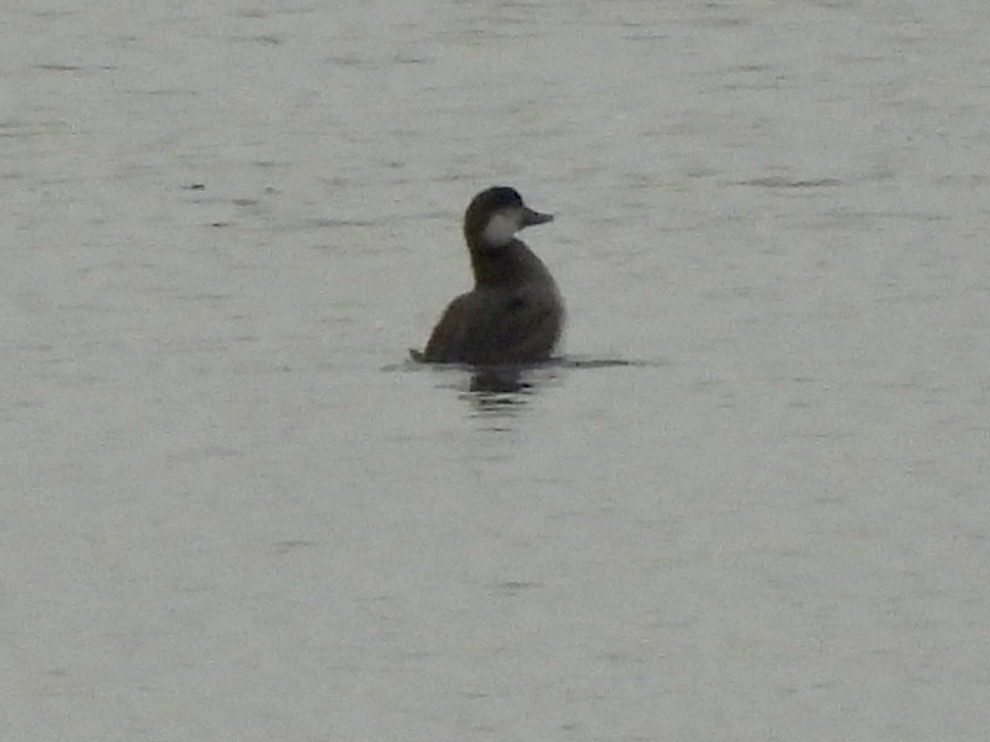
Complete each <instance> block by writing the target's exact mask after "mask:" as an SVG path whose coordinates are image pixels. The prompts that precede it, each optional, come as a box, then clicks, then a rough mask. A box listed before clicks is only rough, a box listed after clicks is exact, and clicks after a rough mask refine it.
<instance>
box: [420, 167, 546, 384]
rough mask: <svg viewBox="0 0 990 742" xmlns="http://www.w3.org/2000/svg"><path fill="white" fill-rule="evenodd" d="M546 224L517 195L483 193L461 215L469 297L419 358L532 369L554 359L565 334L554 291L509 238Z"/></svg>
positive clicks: (460, 300)
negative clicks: (470, 276)
mask: <svg viewBox="0 0 990 742" xmlns="http://www.w3.org/2000/svg"><path fill="white" fill-rule="evenodd" d="M549 221H553V216H552V215H551V214H541V213H539V212H538V211H533V209H531V208H529V207H528V206H526V204H525V203H523V200H522V197H521V196H520V195H519V193H518V192H517V191H515V190H514V189H512V188H507V187H505V186H496V187H494V188H489V189H487V190H485V191H482V192H481V193H479V194H478V195H477V196H475V197H474V199H473V200H472V201H471V204H470V205H469V206H468V208H467V212H466V213H465V214H464V239H465V241H466V242H467V247H468V251H469V252H470V254H471V268H472V270H473V271H474V289H473V290H472V291H469V292H468V293H466V294H461V295H460V296H458V297H457V298H456V299H454V300H453V301H452V302H450V304H449V305H448V306H447V309H446V310H445V311H444V313H443V315H442V316H441V317H440V321H439V322H438V323H437V325H436V327H434V328H433V333H432V334H431V335H430V339H429V341H428V342H427V344H426V348H425V350H424V351H423V352H422V353H414V357H416V358H418V359H419V360H422V361H425V362H427V363H468V364H472V365H482V366H488V365H501V364H518V363H538V362H540V361H546V360H547V359H549V358H550V355H551V353H553V350H554V347H555V346H556V344H557V341H558V340H559V339H560V334H561V331H562V330H563V327H564V303H563V300H562V299H561V297H560V292H559V291H558V290H557V284H556V282H555V281H554V280H553V276H551V275H550V271H548V270H547V268H546V266H545V265H544V264H543V261H541V260H540V259H539V258H538V257H536V255H535V254H534V253H533V252H532V251H531V250H530V249H529V248H528V247H527V246H526V245H525V244H524V243H523V242H521V241H520V240H518V239H516V233H517V232H518V231H519V230H521V229H524V228H526V227H531V226H535V225H537V224H545V223H547V222H549Z"/></svg>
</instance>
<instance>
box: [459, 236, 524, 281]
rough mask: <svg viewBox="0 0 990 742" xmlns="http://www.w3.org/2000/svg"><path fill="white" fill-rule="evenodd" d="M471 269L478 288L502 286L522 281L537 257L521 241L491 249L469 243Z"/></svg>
mask: <svg viewBox="0 0 990 742" xmlns="http://www.w3.org/2000/svg"><path fill="white" fill-rule="evenodd" d="M468 247H469V249H470V251H471V268H472V270H473V271H474V280H475V284H476V285H477V286H478V287H490V286H502V285H505V284H515V283H519V282H520V281H522V280H523V279H524V278H525V276H526V272H527V270H529V269H530V268H529V263H530V262H531V260H532V259H535V258H536V256H535V255H533V253H532V252H530V250H529V248H528V247H526V245H525V244H523V243H522V242H520V241H519V240H512V242H510V243H508V244H507V245H501V246H499V247H490V246H488V245H483V244H479V243H469V245H468Z"/></svg>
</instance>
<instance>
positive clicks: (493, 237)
mask: <svg viewBox="0 0 990 742" xmlns="http://www.w3.org/2000/svg"><path fill="white" fill-rule="evenodd" d="M518 231H519V214H518V213H516V212H515V211H500V212H498V213H497V214H494V215H493V216H492V218H491V219H489V220H488V224H487V225H486V226H485V231H484V234H483V237H484V240H485V242H487V243H488V244H489V245H496V246H500V245H505V244H507V243H509V242H511V241H512V238H513V237H515V235H516V232H518Z"/></svg>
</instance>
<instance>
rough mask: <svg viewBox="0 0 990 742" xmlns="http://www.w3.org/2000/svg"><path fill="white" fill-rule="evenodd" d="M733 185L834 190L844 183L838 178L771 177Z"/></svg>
mask: <svg viewBox="0 0 990 742" xmlns="http://www.w3.org/2000/svg"><path fill="white" fill-rule="evenodd" d="M733 185H741V186H757V187H759V188H833V187H835V186H840V185H842V181H841V180H839V179H838V178H814V179H807V180H792V179H790V178H782V177H779V176H773V175H771V176H769V177H766V178H753V179H751V180H740V181H736V182H735V183H733Z"/></svg>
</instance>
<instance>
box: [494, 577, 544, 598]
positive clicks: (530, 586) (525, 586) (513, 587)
mask: <svg viewBox="0 0 990 742" xmlns="http://www.w3.org/2000/svg"><path fill="white" fill-rule="evenodd" d="M488 587H489V589H490V590H491V591H492V592H495V593H501V594H503V595H518V594H519V593H521V592H522V591H524V590H538V589H539V588H542V587H546V585H545V584H544V583H542V582H527V581H525V580H505V581H504V582H494V583H492V584H491V585H489V586H488Z"/></svg>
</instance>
